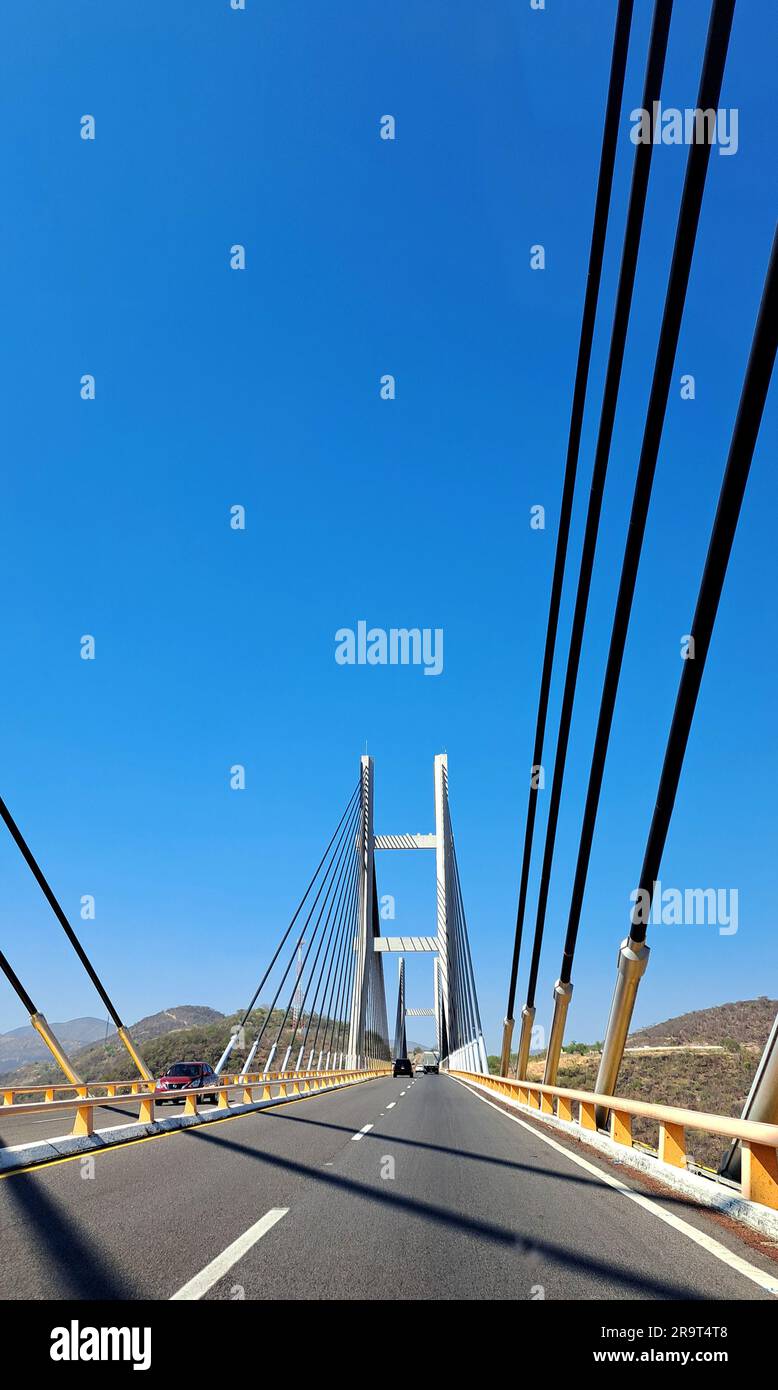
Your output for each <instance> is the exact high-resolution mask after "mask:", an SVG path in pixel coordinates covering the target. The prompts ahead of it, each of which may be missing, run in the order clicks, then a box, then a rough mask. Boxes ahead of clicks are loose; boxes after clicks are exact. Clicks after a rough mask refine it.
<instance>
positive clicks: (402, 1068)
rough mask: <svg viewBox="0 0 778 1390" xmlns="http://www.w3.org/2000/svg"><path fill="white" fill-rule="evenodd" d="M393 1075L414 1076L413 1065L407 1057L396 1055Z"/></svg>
mask: <svg viewBox="0 0 778 1390" xmlns="http://www.w3.org/2000/svg"><path fill="white" fill-rule="evenodd" d="M392 1076H413V1067H412V1066H411V1063H410V1060H409V1059H408V1058H407V1057H396V1058H395V1062H394V1066H393V1067H392Z"/></svg>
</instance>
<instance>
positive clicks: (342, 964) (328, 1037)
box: [322, 854, 359, 1055]
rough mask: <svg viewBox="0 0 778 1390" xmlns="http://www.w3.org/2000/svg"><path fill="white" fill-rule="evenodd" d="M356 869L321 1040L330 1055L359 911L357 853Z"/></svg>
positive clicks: (338, 1030) (339, 1023) (339, 1027)
mask: <svg viewBox="0 0 778 1390" xmlns="http://www.w3.org/2000/svg"><path fill="white" fill-rule="evenodd" d="M356 869H357V886H356V891H355V893H354V897H353V900H352V905H351V914H350V916H349V917H348V918H347V920H346V929H345V932H344V934H343V939H342V942H341V947H340V957H339V960H338V963H337V965H336V967H335V978H334V980H333V986H332V995H331V1002H330V1006H329V1009H328V1015H329V1019H328V1023H327V1024H326V1025H325V1029H324V1042H323V1046H322V1051H324V1050H325V1049H326V1051H327V1054H328V1055H330V1054H331V1053H332V1052H333V1051H336V1052H337V1051H338V1050H339V1049H337V1048H336V1047H333V1043H335V1042H336V1041H337V1039H338V1038H339V1037H340V1036H341V1032H342V1020H341V1018H340V1013H341V1005H342V995H343V989H344V982H345V977H346V975H347V973H348V971H347V966H348V960H349V945H351V949H352V955H353V944H354V937H355V934H356V923H357V920H358V913H359V855H358V854H357V861H356Z"/></svg>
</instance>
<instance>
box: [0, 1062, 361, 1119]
mask: <svg viewBox="0 0 778 1390" xmlns="http://www.w3.org/2000/svg"><path fill="white" fill-rule="evenodd" d="M387 1069H388V1068H387V1067H382V1066H380V1065H378V1064H376V1065H374V1064H373V1063H372V1062H371V1064H370V1065H369V1066H368V1067H366V1068H365V1070H366V1071H370V1072H371V1074H376V1073H379V1074H381V1075H383V1074H384V1072H385V1071H386V1070H387ZM341 1074H342V1068H341V1069H340V1070H332V1071H321V1072H320V1071H316V1070H308V1071H305V1070H303V1071H294V1070H291V1069H290V1070H287V1071H270V1072H264V1071H253V1072H242V1071H235V1072H229V1073H222V1075H221V1080H222V1081H223V1082H229V1084H230V1085H231V1086H238V1085H242V1083H243V1082H244V1081H250V1082H252V1083H254V1084H256V1083H258V1082H261V1081H291V1080H292V1078H294V1077H296V1078H297V1079H298V1080H301V1079H308V1078H310V1077H318V1076H339V1075H341ZM150 1085H151V1083H150V1082H147V1081H143V1080H142V1078H140V1077H135V1079H134V1080H132V1081H84V1082H82V1083H80V1084H79V1083H78V1082H76V1081H61V1082H57V1083H56V1085H51V1084H45V1085H41V1086H0V1093H2V1101H0V1109H3V1108H4V1107H5V1106H9V1105H13V1106H18V1104H19V1101H18V1099H17V1098H18V1097H19V1096H35V1095H41V1096H43V1099H44V1101H45V1102H46V1103H47V1104H51V1103H52V1102H53V1101H55V1100H56V1099H57V1098H58V1097H59V1098H62V1099H67V1098H70V1099H71V1100H74V1099H76V1098H78V1097H86V1098H89V1097H93V1098H95V1099H98V1098H101V1099H103V1100H107V1099H120V1098H121V1096H122V1094H125V1095H128V1097H132V1096H138V1095H140V1093H141V1092H145V1091H148V1090H149V1089H150ZM200 1089H201V1090H202V1089H203V1088H202V1087H201V1088H200ZM204 1089H205V1090H207V1091H208V1094H209V1095H210V1094H211V1090H212V1089H215V1088H211V1087H207V1086H206V1087H205V1088H204ZM159 1094H160V1095H161V1096H162V1098H163V1099H164V1098H166V1097H167V1096H168V1095H169V1094H172V1095H178V1094H181V1093H180V1092H168V1091H165V1092H160V1093H159Z"/></svg>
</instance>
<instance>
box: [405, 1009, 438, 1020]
mask: <svg viewBox="0 0 778 1390" xmlns="http://www.w3.org/2000/svg"><path fill="white" fill-rule="evenodd" d="M405 1017H406V1018H434V1017H435V1010H434V1009H406V1010H405Z"/></svg>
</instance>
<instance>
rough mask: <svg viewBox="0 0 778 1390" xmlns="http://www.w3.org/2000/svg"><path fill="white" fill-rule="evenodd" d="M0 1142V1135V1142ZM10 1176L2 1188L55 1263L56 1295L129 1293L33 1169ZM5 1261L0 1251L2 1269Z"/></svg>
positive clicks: (117, 1296)
mask: <svg viewBox="0 0 778 1390" xmlns="http://www.w3.org/2000/svg"><path fill="white" fill-rule="evenodd" d="M3 1142H4V1141H3V1138H2V1135H0V1145H2V1144H3ZM12 1179H13V1180H12V1181H10V1182H8V1181H6V1182H4V1183H3V1184H2V1191H3V1193H4V1194H5V1195H6V1196H7V1198H8V1200H9V1202H11V1203H12V1204H13V1205H14V1206H15V1207H16V1208H17V1210H18V1211H19V1212H20V1213H21V1215H22V1217H23V1219H24V1220H25V1222H29V1223H30V1224H31V1226H32V1227H33V1234H34V1240H35V1243H36V1247H38V1248H39V1247H41V1246H42V1247H44V1252H45V1256H46V1258H47V1259H49V1260H50V1262H51V1263H52V1265H53V1266H56V1275H57V1285H56V1290H57V1292H56V1297H57V1298H105V1299H125V1298H129V1297H131V1296H132V1295H131V1294H129V1293H128V1291H127V1288H126V1286H125V1285H124V1284H123V1283H122V1280H121V1275H120V1272H119V1270H118V1269H116V1268H115V1266H114V1265H113V1264H112V1262H111V1261H110V1259H109V1258H108V1257H107V1256H106V1255H105V1253H104V1252H101V1251H99V1250H98V1249H97V1247H96V1246H95V1245H94V1244H93V1243H92V1241H90V1240H88V1239H87V1237H86V1236H85V1235H84V1234H83V1231H81V1230H80V1229H79V1225H78V1218H77V1217H72V1216H70V1215H66V1214H65V1212H64V1211H63V1210H62V1207H61V1205H60V1204H59V1203H57V1202H55V1201H52V1199H51V1198H50V1197H49V1196H48V1195H47V1193H46V1191H45V1190H44V1188H43V1186H42V1184H41V1183H40V1182H39V1181H37V1173H36V1172H34V1171H31V1172H30V1173H23V1172H20V1173H14V1174H13V1175H12ZM7 1260H8V1256H7V1254H6V1253H5V1252H4V1253H3V1265H4V1267H5V1268H7ZM54 1273H55V1271H54V1270H52V1274H54ZM137 1296H138V1295H136V1297H137Z"/></svg>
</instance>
